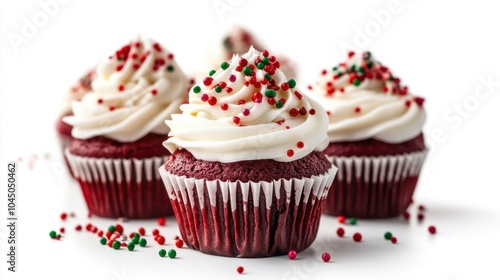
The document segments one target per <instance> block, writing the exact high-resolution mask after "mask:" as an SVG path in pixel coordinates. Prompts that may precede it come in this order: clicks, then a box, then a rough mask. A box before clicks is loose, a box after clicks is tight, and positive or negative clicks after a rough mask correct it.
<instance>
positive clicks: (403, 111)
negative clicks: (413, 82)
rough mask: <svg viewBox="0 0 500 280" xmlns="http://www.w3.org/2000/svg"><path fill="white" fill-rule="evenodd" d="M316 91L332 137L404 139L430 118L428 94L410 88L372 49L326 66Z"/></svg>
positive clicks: (391, 141) (417, 133) (333, 140)
mask: <svg viewBox="0 0 500 280" xmlns="http://www.w3.org/2000/svg"><path fill="white" fill-rule="evenodd" d="M353 65H354V66H353ZM351 67H354V68H355V69H354V71H352V70H350V69H351ZM359 67H362V68H363V70H361V69H360V68H359ZM339 73H340V75H339ZM339 76H340V77H339ZM356 84H357V85H356ZM312 92H313V93H314V95H315V96H317V99H318V101H319V102H320V103H321V104H323V106H324V107H325V109H326V110H327V113H328V115H329V120H330V124H329V125H328V137H329V138H330V142H342V141H359V140H364V139H369V138H374V139H377V140H380V141H383V142H386V143H402V142H405V141H408V140H411V139H413V138H415V137H417V136H418V135H419V134H420V133H421V132H422V126H423V124H424V122H425V119H426V113H425V110H424V108H423V107H422V103H423V101H424V100H423V99H422V98H420V97H415V96H412V95H410V94H408V88H407V87H403V86H400V81H399V79H398V78H395V77H393V76H392V74H391V72H390V70H389V69H388V68H387V67H385V66H383V65H382V64H380V63H379V62H377V61H375V60H373V58H372V57H371V54H370V53H363V54H360V55H355V54H352V53H351V54H350V59H349V60H348V61H347V62H346V63H341V64H339V65H338V66H337V67H334V68H333V69H332V70H330V71H327V70H323V72H322V73H321V76H320V78H319V80H318V83H317V85H316V86H315V87H314V88H313V89H312Z"/></svg>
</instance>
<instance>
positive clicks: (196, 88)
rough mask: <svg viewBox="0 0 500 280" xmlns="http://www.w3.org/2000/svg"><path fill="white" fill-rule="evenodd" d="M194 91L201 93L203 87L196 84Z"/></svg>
mask: <svg viewBox="0 0 500 280" xmlns="http://www.w3.org/2000/svg"><path fill="white" fill-rule="evenodd" d="M193 92H194V93H200V92H201V88H200V87H199V86H195V87H194V88H193Z"/></svg>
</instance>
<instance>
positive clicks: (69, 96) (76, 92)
mask: <svg viewBox="0 0 500 280" xmlns="http://www.w3.org/2000/svg"><path fill="white" fill-rule="evenodd" d="M94 77H95V71H94V69H92V70H90V71H88V72H87V73H86V74H85V75H84V76H83V77H81V78H80V79H79V80H78V82H77V83H76V84H74V85H73V86H72V87H71V88H70V90H69V91H68V92H67V93H66V94H65V95H64V100H63V110H62V113H61V115H60V116H59V117H58V118H57V120H56V125H55V127H56V132H57V136H58V139H59V143H60V145H61V151H62V153H63V154H64V149H66V147H67V146H68V144H69V142H71V140H73V136H71V130H72V129H73V127H72V126H71V125H69V124H67V123H65V122H63V120H62V119H63V118H64V117H66V116H70V115H72V112H71V102H73V101H77V100H81V99H82V97H83V96H84V95H85V94H86V93H88V92H90V91H91V90H92V88H91V84H92V80H93V79H94ZM64 161H65V163H66V165H67V167H68V171H69V172H70V174H71V176H73V173H72V172H71V168H70V167H69V163H68V160H67V159H66V158H65V157H64Z"/></svg>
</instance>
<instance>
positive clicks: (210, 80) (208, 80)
mask: <svg viewBox="0 0 500 280" xmlns="http://www.w3.org/2000/svg"><path fill="white" fill-rule="evenodd" d="M213 80H214V79H212V78H211V77H206V78H205V79H203V84H204V85H206V86H207V87H208V86H209V85H211V84H212V81H213Z"/></svg>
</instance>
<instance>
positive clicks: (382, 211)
mask: <svg viewBox="0 0 500 280" xmlns="http://www.w3.org/2000/svg"><path fill="white" fill-rule="evenodd" d="M426 153H427V151H418V152H412V153H408V154H402V155H395V156H381V157H332V156H327V158H328V159H329V160H330V161H331V162H332V163H333V164H334V165H335V166H336V167H337V168H338V173H337V177H336V178H335V180H334V181H333V184H332V186H331V189H330V193H329V195H328V197H327V199H326V204H325V211H324V213H325V214H328V215H333V216H339V215H342V216H345V217H356V218H389V217H394V216H398V215H401V214H403V213H404V212H405V211H406V209H407V208H408V206H409V205H410V204H411V202H412V197H413V192H414V191H415V187H416V185H417V182H418V177H419V174H420V170H421V168H422V165H423V163H424V160H425V156H426Z"/></svg>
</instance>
